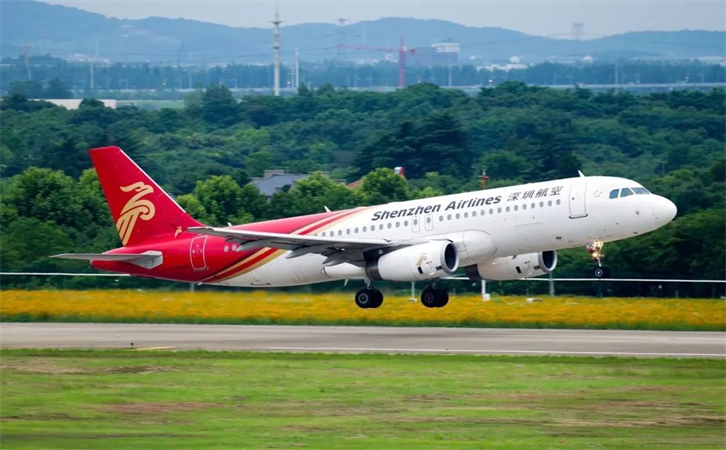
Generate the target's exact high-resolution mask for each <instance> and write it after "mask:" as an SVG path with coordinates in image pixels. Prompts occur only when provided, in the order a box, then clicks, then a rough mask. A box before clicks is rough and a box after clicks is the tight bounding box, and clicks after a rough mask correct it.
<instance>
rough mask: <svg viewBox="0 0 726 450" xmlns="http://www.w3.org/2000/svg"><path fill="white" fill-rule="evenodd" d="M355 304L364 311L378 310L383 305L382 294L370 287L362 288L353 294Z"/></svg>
mask: <svg viewBox="0 0 726 450" xmlns="http://www.w3.org/2000/svg"><path fill="white" fill-rule="evenodd" d="M355 304H356V305H358V307H359V308H364V309H366V308H378V307H379V306H381V305H382V304H383V292H381V291H379V290H378V289H373V287H372V286H368V287H364V288H363V289H361V290H360V291H358V292H356V293H355Z"/></svg>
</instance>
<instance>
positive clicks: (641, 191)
mask: <svg viewBox="0 0 726 450" xmlns="http://www.w3.org/2000/svg"><path fill="white" fill-rule="evenodd" d="M634 194H637V195H647V194H650V192H649V191H648V190H647V189H646V188H644V187H634V188H623V189H613V190H612V191H610V198H618V197H629V196H631V195H634Z"/></svg>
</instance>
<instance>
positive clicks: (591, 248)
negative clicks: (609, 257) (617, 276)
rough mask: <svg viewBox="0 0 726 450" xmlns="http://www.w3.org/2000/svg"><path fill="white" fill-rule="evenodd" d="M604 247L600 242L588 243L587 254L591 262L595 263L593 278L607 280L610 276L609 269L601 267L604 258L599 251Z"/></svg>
mask: <svg viewBox="0 0 726 450" xmlns="http://www.w3.org/2000/svg"><path fill="white" fill-rule="evenodd" d="M604 245H605V243H604V242H602V241H597V240H596V241H593V242H588V244H587V252H588V253H589V254H590V258H592V260H593V262H595V277H596V278H608V277H609V276H610V268H609V267H605V266H603V265H602V258H603V257H604V256H605V255H603V254H602V253H600V251H601V250H602V248H603V246H604Z"/></svg>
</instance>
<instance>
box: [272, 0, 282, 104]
mask: <svg viewBox="0 0 726 450" xmlns="http://www.w3.org/2000/svg"><path fill="white" fill-rule="evenodd" d="M281 23H282V21H281V20H280V14H279V12H278V10H277V2H275V20H273V21H272V24H273V25H275V31H274V36H275V40H274V42H273V44H272V48H273V49H274V51H275V62H274V70H275V81H274V88H273V89H274V91H273V92H274V94H275V97H279V96H280V47H281V45H280V24H281Z"/></svg>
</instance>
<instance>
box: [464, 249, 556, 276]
mask: <svg viewBox="0 0 726 450" xmlns="http://www.w3.org/2000/svg"><path fill="white" fill-rule="evenodd" d="M555 267H557V251H555V250H548V251H546V252H541V253H528V254H526V255H514V256H506V257H502V258H496V259H493V260H491V261H487V262H485V263H480V264H476V265H473V266H467V267H465V268H464V270H465V271H466V276H468V277H469V279H471V280H497V281H504V280H517V279H519V278H531V277H538V276H540V275H544V274H547V273H550V272H552V271H553V270H555Z"/></svg>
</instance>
